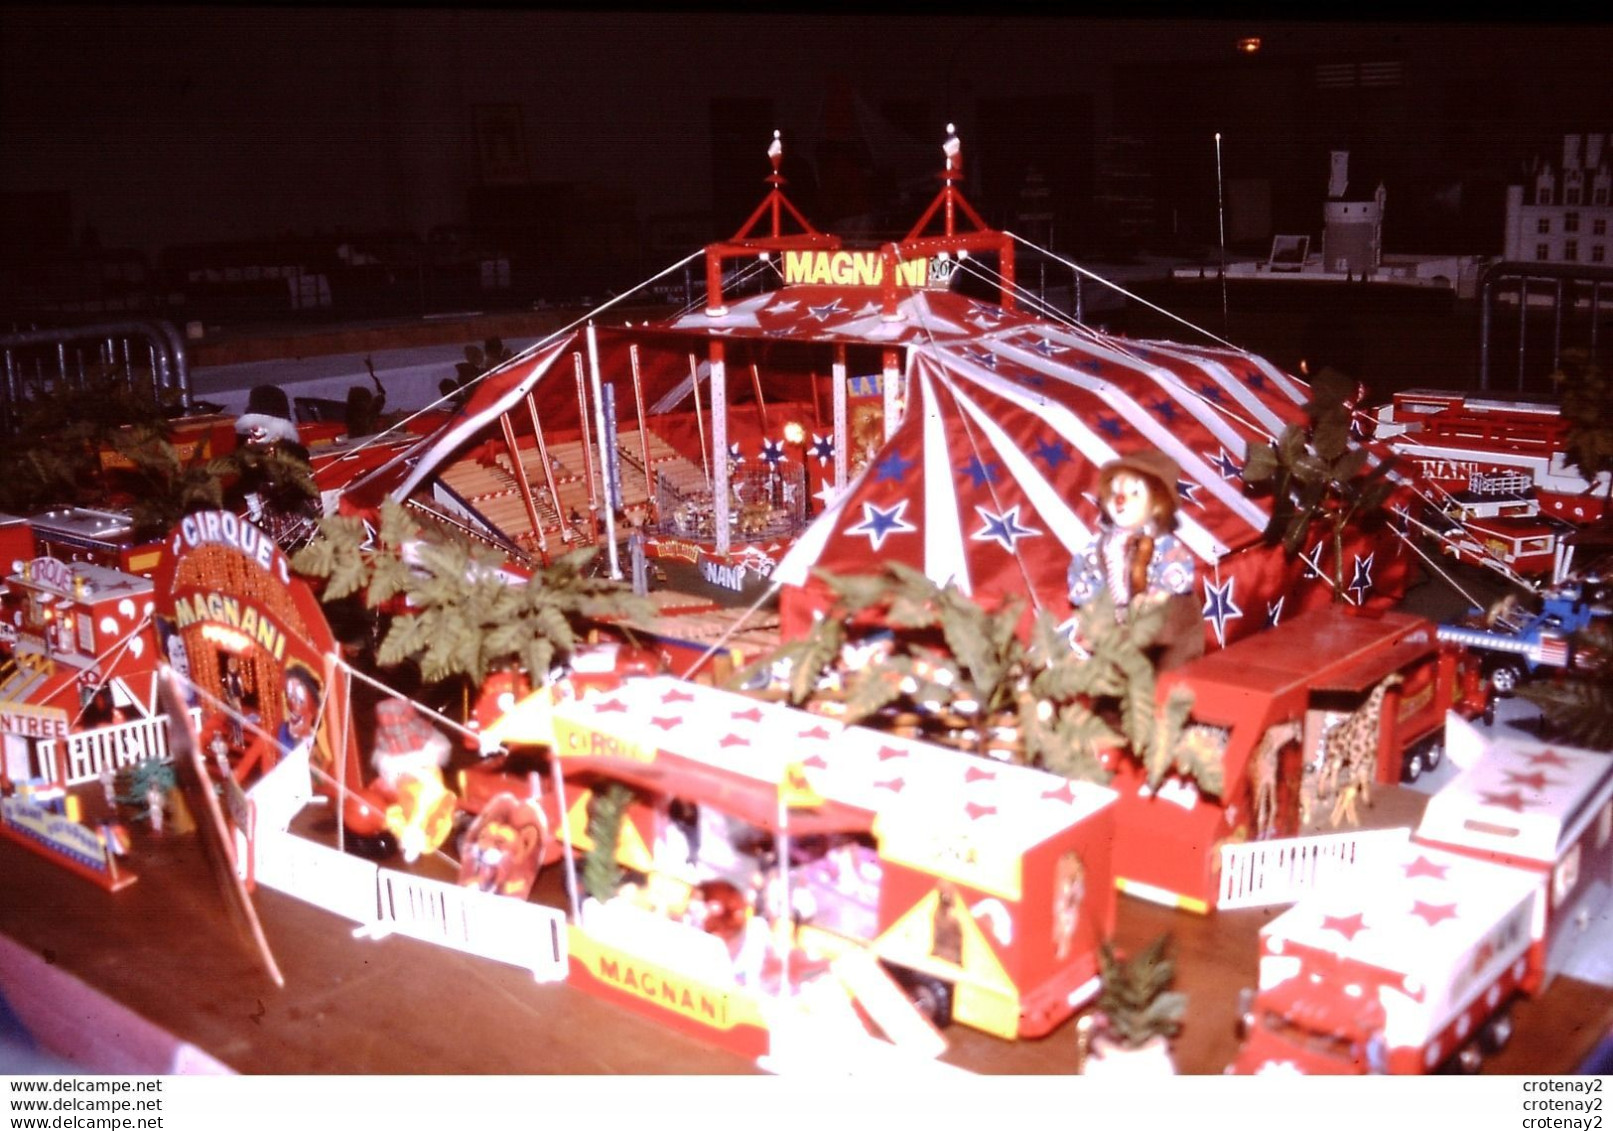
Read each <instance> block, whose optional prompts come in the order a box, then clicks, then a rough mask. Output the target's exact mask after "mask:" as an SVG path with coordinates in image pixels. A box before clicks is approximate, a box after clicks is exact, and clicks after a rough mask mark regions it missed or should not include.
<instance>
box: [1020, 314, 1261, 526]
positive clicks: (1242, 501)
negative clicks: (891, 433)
mask: <svg viewBox="0 0 1613 1131" xmlns="http://www.w3.org/2000/svg"><path fill="white" fill-rule="evenodd" d="M992 344H993V345H994V346H997V347H998V350H999V352H1001V353H1004V354H1006V355H1008V356H1011V357H1012V358H1013V359H1014V361H1015V362H1017V363H1018V364H1020V365H1022V366H1024V367H1025V368H1027V369H1034V370H1035V371H1036V372H1038V373H1042V374H1045V375H1046V376H1048V377H1052V378H1055V379H1057V380H1060V381H1064V382H1066V383H1067V384H1072V385H1075V386H1077V387H1079V388H1082V389H1086V390H1087V391H1088V392H1090V393H1092V394H1093V395H1094V396H1097V397H1099V398H1100V399H1102V400H1103V402H1104V403H1105V404H1107V405H1108V406H1109V407H1110V408H1112V409H1114V410H1115V411H1116V412H1117V413H1119V414H1120V416H1121V417H1122V418H1123V419H1124V420H1125V421H1126V422H1127V423H1128V424H1130V425H1131V426H1132V427H1133V428H1135V429H1137V431H1138V432H1139V433H1140V434H1141V435H1142V437H1143V438H1144V439H1146V440H1147V441H1148V442H1149V443H1151V444H1153V445H1154V446H1155V447H1156V448H1158V449H1159V450H1160V451H1162V452H1164V453H1166V454H1167V455H1169V456H1170V457H1171V458H1172V459H1174V460H1175V461H1176V463H1177V465H1178V466H1179V467H1181V469H1182V472H1183V473H1184V474H1185V475H1187V476H1188V477H1189V478H1192V479H1195V480H1197V481H1198V482H1199V483H1200V484H1201V485H1202V486H1204V487H1205V489H1207V490H1208V491H1209V492H1210V493H1211V494H1212V495H1214V496H1215V497H1216V498H1217V499H1219V500H1220V501H1221V504H1222V505H1223V506H1225V507H1226V508H1227V509H1228V510H1230V511H1231V512H1232V513H1234V514H1236V515H1237V516H1238V517H1239V518H1241V519H1243V520H1244V521H1245V522H1247V523H1248V524H1249V525H1250V526H1254V527H1257V528H1259V527H1263V526H1265V524H1266V515H1265V514H1264V512H1262V511H1261V510H1260V508H1259V507H1258V506H1256V505H1255V503H1254V501H1253V500H1251V499H1249V498H1248V497H1247V496H1245V495H1244V493H1243V489H1242V486H1241V484H1238V485H1234V484H1231V483H1229V482H1228V481H1227V480H1226V479H1223V478H1222V477H1221V473H1220V472H1219V471H1217V470H1216V469H1215V468H1213V467H1211V466H1209V465H1208V464H1207V463H1205V462H1204V459H1203V457H1202V456H1201V455H1200V454H1199V453H1198V452H1196V451H1194V450H1193V449H1192V448H1191V447H1189V446H1188V445H1187V444H1184V443H1182V441H1181V440H1180V439H1179V438H1178V437H1177V435H1176V433H1175V432H1173V431H1171V429H1169V428H1168V427H1166V426H1165V425H1164V424H1163V423H1162V422H1161V421H1160V420H1159V418H1158V417H1156V416H1155V415H1154V414H1153V413H1151V412H1149V411H1148V410H1147V409H1145V408H1144V407H1143V406H1142V405H1140V404H1138V403H1137V400H1136V398H1134V397H1133V396H1131V394H1129V393H1127V392H1126V391H1125V390H1124V389H1122V388H1120V386H1118V385H1116V384H1115V383H1114V382H1113V381H1108V380H1105V379H1103V378H1101V377H1092V376H1089V375H1087V374H1085V373H1077V372H1075V371H1074V370H1071V369H1069V368H1068V367H1066V366H1061V365H1059V364H1058V363H1057V362H1053V361H1048V360H1047V359H1045V358H1043V357H1042V356H1041V355H1039V354H1035V353H1031V352H1030V351H1028V350H1021V349H1019V348H1017V347H1015V346H1010V345H1008V344H1007V343H1005V342H994V343H992ZM1217 438H1218V439H1219V438H1220V437H1219V436H1218V437H1217ZM1223 443H1224V444H1225V446H1226V447H1228V448H1229V449H1231V450H1232V451H1233V452H1234V454H1236V455H1237V456H1239V457H1242V456H1243V455H1244V454H1245V451H1246V448H1245V445H1244V442H1243V438H1242V437H1240V436H1238V435H1237V434H1236V433H1233V434H1232V438H1231V440H1230V441H1223Z"/></svg>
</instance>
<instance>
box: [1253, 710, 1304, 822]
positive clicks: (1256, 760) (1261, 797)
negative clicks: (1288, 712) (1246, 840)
mask: <svg viewBox="0 0 1613 1131" xmlns="http://www.w3.org/2000/svg"><path fill="white" fill-rule="evenodd" d="M1304 733H1305V723H1304V721H1303V720H1301V719H1289V720H1288V721H1287V722H1281V723H1273V724H1272V725H1271V726H1270V727H1268V728H1267V729H1266V733H1265V734H1264V735H1262V736H1261V739H1260V745H1259V746H1257V747H1255V752H1254V755H1253V756H1252V757H1251V758H1250V759H1249V791H1250V795H1251V796H1252V797H1253V799H1254V813H1253V816H1254V819H1255V839H1256V840H1265V839H1266V838H1267V837H1268V836H1270V835H1271V834H1272V826H1273V824H1274V823H1275V822H1276V820H1277V767H1278V756H1279V755H1280V754H1281V753H1282V751H1283V749H1284V748H1285V747H1287V746H1288V744H1289V743H1291V742H1298V741H1299V740H1300V738H1301V737H1302V736H1303V735H1304Z"/></svg>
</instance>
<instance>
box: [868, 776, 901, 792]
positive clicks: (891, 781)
mask: <svg viewBox="0 0 1613 1131" xmlns="http://www.w3.org/2000/svg"><path fill="white" fill-rule="evenodd" d="M874 788H876V789H888V790H890V791H891V792H892V793H900V792H902V790H904V789H906V788H907V779H905V778H886V779H885V780H884V781H876V782H875V783H874Z"/></svg>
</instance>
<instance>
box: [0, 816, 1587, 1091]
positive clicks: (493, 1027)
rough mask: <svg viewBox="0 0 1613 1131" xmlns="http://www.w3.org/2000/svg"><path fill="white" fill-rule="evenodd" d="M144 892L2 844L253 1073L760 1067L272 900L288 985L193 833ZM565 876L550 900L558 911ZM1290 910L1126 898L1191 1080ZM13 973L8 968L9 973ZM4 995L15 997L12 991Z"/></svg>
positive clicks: (1229, 1039)
mask: <svg viewBox="0 0 1613 1131" xmlns="http://www.w3.org/2000/svg"><path fill="white" fill-rule="evenodd" d="M132 865H133V867H134V868H135V870H136V871H138V873H139V876H140V879H139V882H137V883H135V884H134V885H132V886H131V887H129V888H127V889H125V890H123V891H121V892H117V893H107V892H104V891H102V890H100V889H99V888H97V887H95V886H94V885H92V884H90V883H88V882H85V881H83V880H80V879H77V878H75V877H73V876H71V875H69V874H68V873H66V872H64V871H62V870H60V869H59V868H57V867H55V866H53V865H52V864H50V863H49V862H47V861H45V860H42V859H40V858H39V857H37V856H35V855H33V854H32V853H29V852H27V851H26V850H24V849H22V848H20V847H18V846H17V845H14V844H10V843H6V842H0V932H3V933H4V934H6V935H8V936H9V937H10V938H11V939H13V940H14V941H16V942H18V943H19V944H21V945H22V946H23V947H26V948H27V949H28V950H31V951H32V952H34V953H35V954H38V955H42V956H44V957H45V958H46V959H47V960H48V961H49V962H50V963H52V964H53V965H54V966H56V967H57V968H58V969H60V970H64V971H67V972H69V973H71V974H73V975H75V976H76V977H77V978H79V979H82V980H83V981H84V982H86V983H88V984H89V985H90V986H91V987H93V988H94V989H96V990H98V991H100V992H101V993H103V994H106V995H108V996H109V997H111V998H113V999H115V1000H116V1001H118V1002H121V1003H123V1004H124V1005H125V1006H127V1007H128V1008H130V1009H132V1010H133V1011H135V1012H136V1013H138V1014H140V1015H142V1016H143V1017H145V1018H147V1019H149V1020H151V1021H152V1022H154V1023H155V1024H157V1025H159V1026H161V1027H162V1028H163V1029H166V1030H167V1031H169V1032H171V1033H173V1034H174V1035H175V1036H176V1037H178V1038H180V1039H182V1040H185V1041H189V1042H190V1043H191V1044H194V1045H196V1046H197V1047H198V1048H201V1049H203V1050H204V1051H206V1052H208V1053H209V1054H211V1055H212V1056H214V1057H215V1058H217V1059H218V1060H220V1061H222V1062H223V1063H225V1064H227V1065H229V1066H231V1067H232V1068H234V1069H236V1070H237V1071H240V1072H246V1073H274V1074H282V1073H284V1074H316V1073H380V1074H393V1073H406V1074H430V1073H553V1074H567V1075H588V1074H603V1073H627V1074H665V1073H674V1074H732V1073H748V1072H754V1071H756V1069H755V1067H754V1066H753V1065H751V1064H750V1063H748V1062H747V1061H745V1060H742V1059H740V1058H738V1057H735V1056H732V1055H730V1054H728V1053H725V1052H722V1051H720V1050H717V1049H714V1048H710V1047H707V1046H705V1045H703V1044H701V1043H699V1042H697V1041H695V1040H693V1039H691V1038H688V1037H685V1036H682V1035H680V1034H677V1033H674V1032H672V1031H670V1030H668V1029H665V1028H663V1027H661V1026H658V1025H656V1024H654V1023H652V1022H650V1021H647V1020H645V1019H642V1018H639V1017H637V1016H634V1015H631V1014H628V1013H626V1012H623V1011H621V1010H619V1009H618V1008H616V1007H614V1006H612V1005H610V1004H608V1003H606V1002H603V1001H600V1000H597V999H595V998H592V997H590V996H588V995H587V994H585V993H582V992H581V991H578V990H575V989H572V988H571V987H568V986H565V985H539V984H536V983H535V982H534V981H533V978H532V976H531V974H530V973H528V972H527V971H525V970H521V969H517V968H515V967H512V966H507V965H504V964H501V963H498V962H493V961H489V960H486V959H480V958H474V957H471V956H469V955H465V954H461V953H458V952H456V951H453V950H448V949H445V948H441V947H437V946H433V945H431V944H429V943H425V942H420V941H416V940H413V939H409V938H403V937H397V936H394V937H389V938H385V939H382V940H379V941H370V940H362V939H355V938H353V936H352V930H351V926H352V925H351V924H350V923H349V922H348V921H347V920H344V919H341V918H338V917H336V916H333V915H330V914H328V913H326V912H324V911H321V910H318V909H316V908H314V907H312V906H310V905H308V904H305V903H302V902H301V901H299V900H297V899H295V898H292V897H291V896H289V895H285V894H282V893H280V892H275V891H270V890H260V891H259V892H258V893H257V895H256V897H255V899H256V904H257V907H258V911H259V914H260V916H261V918H262V920H263V925H264V931H265V933H266V935H267V937H268V940H269V943H270V945H271V947H272V948H273V951H274V954H275V958H276V960H277V962H278V964H279V966H280V968H281V970H282V971H283V972H284V975H285V980H286V987H285V989H283V990H277V989H276V988H275V986H274V984H273V983H272V982H271V981H270V980H269V979H268V977H267V976H266V975H265V974H264V973H263V972H262V968H261V966H260V965H259V964H258V963H257V961H256V960H255V958H254V956H253V953H252V951H251V950H250V949H249V947H248V946H247V945H246V944H244V943H243V942H242V940H241V938H240V937H239V936H238V935H237V934H236V933H235V931H234V929H233V927H232V925H231V923H230V921H229V919H228V917H227V916H226V914H225V912H224V903H223V900H222V898H221V896H220V893H219V891H218V888H217V886H216V885H215V883H214V881H213V879H212V877H211V876H210V874H209V873H208V871H207V868H206V865H205V861H204V860H203V859H202V856H201V852H200V849H199V845H198V843H197V842H196V840H195V838H194V836H169V837H164V838H154V837H151V836H149V835H147V834H141V833H137V834H136V843H135V849H134V857H133V860H132ZM558 871H559V869H557V868H551V869H549V870H547V871H546V873H545V876H544V878H543V879H542V880H541V881H540V888H539V892H538V897H540V898H546V899H556V902H558V898H557V897H558V895H559V892H558V887H559V885H558V881H557V880H556V879H555V873H558ZM1280 910H1281V909H1280V908H1277V909H1269V910H1253V911H1235V912H1217V913H1212V914H1210V915H1206V916H1198V915H1193V914H1189V913H1186V912H1180V911H1174V910H1168V909H1166V908H1164V907H1159V906H1156V905H1153V904H1149V903H1144V902H1141V901H1138V900H1135V899H1132V898H1130V897H1125V896H1122V897H1121V898H1120V909H1119V919H1118V925H1117V932H1116V934H1117V942H1118V943H1119V945H1120V946H1121V947H1122V948H1123V949H1125V948H1131V947H1135V946H1138V945H1140V944H1143V943H1146V942H1147V941H1148V940H1150V939H1152V938H1154V937H1155V936H1156V935H1158V934H1160V933H1162V932H1166V931H1169V932H1170V933H1171V934H1172V936H1173V937H1174V940H1175V950H1176V955H1177V969H1178V988H1179V989H1182V990H1184V991H1186V992H1187V994H1188V995H1189V999H1190V1006H1189V1013H1188V1017H1187V1022H1186V1024H1185V1027H1184V1029H1183V1031H1182V1033H1181V1035H1180V1037H1179V1038H1178V1040H1177V1042H1176V1045H1175V1054H1176V1061H1177V1066H1178V1069H1179V1071H1181V1072H1183V1073H1192V1074H1213V1073H1219V1072H1221V1071H1222V1069H1223V1068H1224V1067H1225V1066H1226V1064H1227V1063H1228V1061H1230V1060H1231V1059H1232V1056H1233V1054H1234V1053H1235V1051H1236V1046H1237V1040H1236V1036H1235V1033H1234V1023H1235V1020H1236V1012H1237V995H1238V991H1239V989H1240V988H1242V987H1244V986H1247V985H1250V984H1252V982H1253V980H1254V975H1255V958H1256V950H1255V943H1256V935H1257V933H1258V932H1259V930H1260V927H1261V925H1262V924H1263V923H1265V922H1267V921H1269V919H1270V918H1271V917H1272V916H1274V915H1275V914H1277V913H1278V912H1279V911H1280ZM0 976H3V975H0ZM3 989H4V986H3V984H0V990H3ZM1516 1019H1517V1037H1516V1039H1514V1040H1513V1042H1512V1044H1511V1045H1510V1046H1509V1047H1508V1048H1507V1049H1506V1050H1504V1051H1503V1052H1502V1053H1500V1054H1499V1055H1497V1056H1496V1057H1494V1058H1493V1059H1492V1060H1491V1061H1490V1062H1489V1063H1488V1064H1487V1066H1486V1068H1485V1071H1487V1072H1497V1073H1537V1072H1565V1071H1573V1070H1574V1069H1575V1068H1576V1067H1577V1066H1578V1065H1580V1064H1581V1063H1582V1062H1583V1061H1584V1059H1585V1058H1586V1056H1587V1055H1588V1054H1589V1052H1590V1051H1591V1050H1592V1049H1593V1048H1594V1047H1595V1046H1596V1044H1597V1042H1598V1041H1599V1040H1600V1039H1602V1038H1603V1037H1605V1036H1606V1035H1608V1033H1609V1032H1610V1026H1613V989H1609V988H1607V987H1603V986H1598V985H1593V984H1590V983H1586V982H1582V981H1577V980H1573V979H1569V978H1558V979H1556V980H1555V981H1554V982H1552V983H1551V984H1550V985H1549V986H1548V987H1547V988H1546V989H1545V991H1544V992H1543V993H1542V994H1540V995H1539V996H1538V997H1536V998H1535V999H1533V1000H1529V1001H1525V1002H1523V1003H1521V1004H1520V1006H1519V1007H1518V1009H1517V1011H1516ZM947 1037H948V1040H949V1042H950V1048H949V1050H948V1052H947V1053H946V1054H945V1057H944V1059H945V1060H947V1061H948V1062H950V1063H952V1064H955V1065H957V1066H959V1067H963V1068H966V1069H969V1070H970V1071H973V1072H978V1073H992V1074H1049V1073H1070V1072H1073V1071H1074V1070H1075V1064H1076V1056H1075V1037H1074V1025H1073V1023H1066V1024H1065V1025H1063V1026H1061V1027H1060V1028H1059V1029H1057V1030H1055V1031H1054V1032H1053V1033H1052V1034H1051V1035H1049V1036H1047V1037H1045V1038H1043V1039H1040V1040H1034V1041H1004V1040H1000V1039H998V1038H995V1037H991V1036H987V1035H985V1034H983V1033H979V1032H976V1031H974V1030H971V1029H967V1028H964V1027H962V1026H953V1027H951V1028H950V1029H948V1030H947Z"/></svg>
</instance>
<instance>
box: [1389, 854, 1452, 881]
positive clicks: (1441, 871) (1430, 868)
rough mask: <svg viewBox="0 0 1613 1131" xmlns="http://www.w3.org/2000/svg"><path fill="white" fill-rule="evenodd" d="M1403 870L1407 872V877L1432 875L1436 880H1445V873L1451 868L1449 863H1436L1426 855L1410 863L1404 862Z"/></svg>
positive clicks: (1410, 878) (1409, 878)
mask: <svg viewBox="0 0 1613 1131" xmlns="http://www.w3.org/2000/svg"><path fill="white" fill-rule="evenodd" d="M1400 868H1401V870H1402V871H1403V872H1405V873H1406V879H1408V880H1413V879H1416V878H1417V877H1418V876H1432V877H1433V878H1434V879H1436V880H1443V879H1444V878H1445V873H1446V872H1447V871H1449V870H1450V865H1449V864H1436V863H1434V862H1433V861H1432V860H1430V859H1429V858H1428V857H1426V856H1419V857H1417V859H1415V860H1413V861H1412V862H1411V863H1410V864H1402V865H1401V866H1400Z"/></svg>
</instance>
